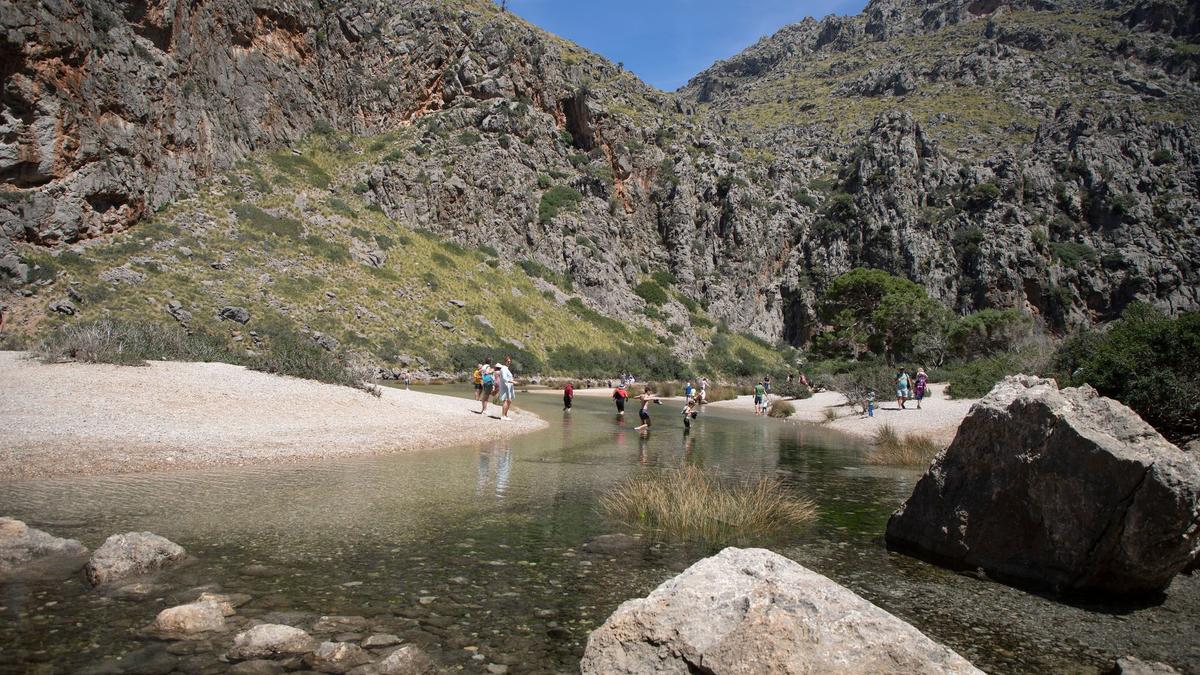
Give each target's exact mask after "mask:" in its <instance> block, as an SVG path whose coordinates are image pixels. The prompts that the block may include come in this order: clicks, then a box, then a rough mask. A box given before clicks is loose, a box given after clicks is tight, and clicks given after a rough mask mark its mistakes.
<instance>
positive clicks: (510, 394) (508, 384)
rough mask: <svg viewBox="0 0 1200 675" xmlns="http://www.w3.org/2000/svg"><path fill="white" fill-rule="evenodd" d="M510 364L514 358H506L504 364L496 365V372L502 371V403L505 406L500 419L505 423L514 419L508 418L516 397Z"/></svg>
mask: <svg viewBox="0 0 1200 675" xmlns="http://www.w3.org/2000/svg"><path fill="white" fill-rule="evenodd" d="M510 363H512V357H511V356H506V357H504V363H497V364H496V370H498V371H500V402H501V403H502V404H503V405H504V407H503V410H502V412H501V415H500V419H502V420H505V421H508V420H511V419H512V418H511V417H509V416H508V409H509V408H510V407H511V406H512V402H513V398H514V397H515V396H516V381H515V379H514V378H513V374H512V371H511V370H509V369H508V364H510Z"/></svg>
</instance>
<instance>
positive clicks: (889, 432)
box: [866, 424, 940, 466]
mask: <svg viewBox="0 0 1200 675" xmlns="http://www.w3.org/2000/svg"><path fill="white" fill-rule="evenodd" d="M939 451H940V448H939V447H938V445H937V443H934V442H933V440H932V439H931V438H929V437H928V436H923V435H921V434H909V435H907V436H903V437H902V436H901V435H900V434H899V433H897V432H896V430H895V429H894V428H892V425H890V424H885V425H883V426H882V427H879V429H878V430H876V431H875V449H874V450H872V451H871V452H870V453H868V454H867V457H866V460H867V463H869V464H886V465H891V466H928V465H929V463H930V462H932V461H933V458H934V456H936V455H937V454H938V452H939Z"/></svg>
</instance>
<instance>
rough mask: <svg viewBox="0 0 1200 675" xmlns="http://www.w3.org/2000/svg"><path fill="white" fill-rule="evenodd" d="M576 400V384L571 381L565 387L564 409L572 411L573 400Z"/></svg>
mask: <svg viewBox="0 0 1200 675" xmlns="http://www.w3.org/2000/svg"><path fill="white" fill-rule="evenodd" d="M574 400H575V385H574V384H573V383H571V382H568V383H567V386H565V387H563V410H564V411H566V412H571V402H572V401H574Z"/></svg>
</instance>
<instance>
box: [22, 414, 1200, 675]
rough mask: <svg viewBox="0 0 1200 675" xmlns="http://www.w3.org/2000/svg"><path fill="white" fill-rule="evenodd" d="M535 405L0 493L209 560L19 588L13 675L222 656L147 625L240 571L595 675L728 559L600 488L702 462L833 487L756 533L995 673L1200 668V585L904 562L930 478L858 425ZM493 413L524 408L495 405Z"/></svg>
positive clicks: (43, 523)
mask: <svg viewBox="0 0 1200 675" xmlns="http://www.w3.org/2000/svg"><path fill="white" fill-rule="evenodd" d="M519 402H520V404H521V405H522V406H525V407H526V408H528V409H530V410H533V411H534V412H537V413H538V414H540V415H542V416H543V417H544V418H546V419H547V420H549V421H550V423H551V426H550V428H549V429H547V430H545V431H542V432H538V433H536V434H532V435H528V436H524V437H520V438H516V439H513V440H511V441H504V442H497V443H490V444H485V445H480V446H470V447H459V448H453V449H444V450H434V451H425V452H413V453H407V454H401V455H393V456H379V457H366V458H358V459H353V460H331V461H326V462H316V463H311V464H290V465H284V466H251V467H232V468H225V469H220V470H209V471H187V472H178V473H170V474H143V475H128V476H110V477H92V478H72V479H58V480H43V481H28V482H18V483H0V514H4V515H10V516H12V517H16V518H20V519H22V520H25V521H26V522H28V523H29V524H30V525H31V526H35V527H39V528H42V529H45V530H47V531H49V532H50V533H52V534H54V535H57V536H64V537H72V538H76V539H80V540H81V541H83V543H84V544H85V545H87V546H88V547H90V548H93V549H94V548H95V547H97V546H98V545H99V544H100V543H101V542H102V541H103V540H104V538H105V537H106V536H108V535H110V534H113V533H119V532H129V531H151V532H154V533H157V534H160V535H163V536H165V537H167V538H169V539H171V540H172V541H175V542H177V543H179V544H180V545H182V546H184V547H185V548H186V549H187V550H188V552H189V553H190V554H192V555H193V556H195V558H196V561H195V562H194V563H193V564H191V565H189V566H187V567H185V568H183V569H181V570H178V571H175V572H172V573H170V574H167V575H164V576H163V578H162V579H161V580H160V581H161V583H162V584H163V587H161V588H154V589H151V592H149V593H148V594H147V595H145V596H135V597H131V598H114V597H110V596H105V595H101V594H98V593H96V592H93V591H89V590H87V589H86V587H85V586H84V584H83V583H82V581H81V580H72V581H69V582H66V583H54V584H42V585H38V584H16V583H13V584H9V585H7V586H0V670H2V671H4V672H30V671H45V672H71V671H73V670H76V669H78V668H82V667H85V666H93V665H95V664H105V665H106V666H118V667H123V668H124V669H125V670H127V671H136V670H139V669H140V670H141V671H142V672H167V671H166V670H164V669H169V667H170V666H171V664H172V663H174V664H176V665H175V667H177V668H181V669H183V668H185V667H186V666H187V665H188V664H191V665H192V666H195V667H196V668H198V667H199V666H200V665H203V664H204V663H205V662H204V661H203V659H202V657H201V656H196V655H189V654H187V653H186V649H178V648H175V649H173V651H172V653H171V654H170V655H166V652H164V651H163V649H164V645H162V644H161V643H156V642H153V641H150V640H147V639H146V638H145V637H143V636H142V634H141V633H140V631H141V629H142V628H143V627H145V626H146V625H147V624H149V623H150V622H151V621H152V620H153V618H154V616H155V614H156V613H157V612H158V611H159V610H160V609H162V608H163V607H166V606H170V605H171V604H173V603H177V602H178V601H180V599H181V598H183V599H190V598H186V597H185V596H186V595H187V593H186V590H185V589H189V588H193V587H197V586H202V585H206V584H216V585H218V586H220V587H221V588H222V590H224V591H225V592H230V593H246V594H249V595H251V596H252V597H253V600H252V601H250V602H249V603H248V604H247V605H246V606H244V607H243V608H241V609H240V610H239V614H241V615H242V616H245V617H250V618H253V619H262V618H268V619H287V618H293V619H294V618H295V617H296V615H295V614H288V613H296V612H302V613H308V614H312V615H351V616H362V617H367V619H368V621H369V622H371V624H373V625H372V628H371V629H368V630H366V631H365V633H370V632H374V629H376V628H382V629H387V632H394V633H397V634H399V635H400V636H401V637H402V638H404V639H405V640H409V641H414V642H418V643H420V644H421V645H423V646H424V647H425V649H426V651H428V652H429V653H430V654H431V655H433V656H434V657H435V658H437V659H438V660H439V661H441V662H442V663H443V664H445V665H447V666H449V667H452V668H457V667H460V666H461V667H462V668H463V669H464V670H465V671H467V672H482V671H483V670H484V668H485V667H486V666H487V665H488V664H501V665H507V666H508V667H509V672H514V673H516V672H558V671H567V672H569V671H573V670H575V669H577V664H578V660H579V657H580V656H581V654H582V652H583V647H584V644H585V642H586V639H587V635H588V633H589V632H590V631H591V630H592V629H593V628H595V627H596V626H597V625H599V624H600V623H602V622H603V621H604V619H605V618H606V617H607V616H608V615H609V614H610V613H611V612H612V611H613V610H614V609H615V608H616V607H617V605H618V604H620V603H621V602H622V601H624V600H626V599H629V598H633V597H638V596H642V595H645V594H646V593H647V592H649V591H650V590H651V589H653V588H654V587H655V586H657V585H658V584H659V583H661V582H662V581H664V580H665V579H667V578H669V577H671V576H673V575H674V574H676V573H677V572H679V571H680V570H682V569H684V568H685V567H686V566H687V565H689V564H691V563H692V562H694V561H695V560H697V559H699V558H701V557H703V556H705V555H708V554H709V553H711V552H713V547H712V546H711V545H709V544H706V543H704V542H682V543H680V542H661V541H654V540H653V539H652V538H650V537H642V538H640V539H638V540H633V541H631V540H629V539H618V540H616V542H615V543H614V541H613V539H614V538H603V539H601V540H600V542H604V544H603V545H599V546H598V545H596V544H593V545H591V546H586V545H585V544H588V542H592V541H594V540H595V539H596V537H598V536H600V535H605V534H611V533H616V532H622V529H621V528H620V527H618V526H617V525H615V524H613V523H610V522H607V521H606V520H605V519H604V518H603V517H602V516H601V515H600V514H599V513H598V512H597V499H598V498H599V496H600V495H602V494H603V493H604V492H605V491H606V490H607V489H609V488H610V487H612V486H613V485H614V484H616V483H618V482H619V481H621V480H623V479H625V478H627V477H630V476H634V475H637V474H638V473H640V472H646V471H658V470H661V469H662V468H667V467H678V466H680V465H681V464H684V463H691V464H695V465H700V466H704V467H708V468H712V469H715V470H718V471H719V472H720V473H722V474H724V475H726V476H728V477H730V478H737V479H755V478H758V477H761V476H778V477H780V478H781V479H782V480H783V481H784V482H785V484H786V485H787V486H788V487H789V489H791V490H794V491H795V492H796V493H798V494H801V495H806V496H808V497H811V498H812V499H813V500H815V501H816V503H817V505H818V507H819V509H820V515H819V518H818V520H817V521H816V522H815V524H813V525H811V526H809V527H806V528H804V529H801V530H799V531H796V532H791V533H788V534H787V535H786V536H783V537H777V538H775V539H774V540H769V541H748V542H745V543H746V544H747V545H754V544H759V545H765V546H767V547H769V548H772V549H773V550H776V551H778V552H779V553H782V554H783V555H786V556H788V557H790V558H792V559H794V560H796V561H798V562H800V563H801V564H804V565H806V566H808V567H810V568H811V569H813V570H815V571H817V572H820V573H822V574H825V575H827V576H829V577H831V578H833V579H834V580H836V581H838V582H840V583H842V584H844V585H846V586H848V587H849V588H851V589H853V590H854V591H856V592H858V593H859V594H861V595H863V596H864V597H866V598H867V599H869V600H871V601H872V602H874V603H876V604H878V605H880V606H882V607H884V608H885V609H887V610H889V611H891V612H892V613H894V614H896V615H898V616H900V617H901V618H903V619H905V620H907V621H909V622H911V623H913V624H914V625H916V626H917V627H918V628H919V629H921V630H922V631H924V632H925V633H926V634H927V635H929V636H930V637H932V638H933V639H935V640H938V641H940V642H942V643H944V644H947V645H948V646H950V647H952V648H953V649H955V650H956V651H958V652H959V653H960V654H962V655H963V656H965V657H966V658H968V659H970V660H971V661H973V662H974V663H975V664H976V665H978V666H979V667H981V668H983V669H985V670H988V671H990V672H1029V673H1034V672H1098V671H1101V670H1104V669H1107V668H1108V667H1110V666H1111V665H1112V663H1113V661H1114V659H1116V658H1117V657H1119V656H1123V655H1135V656H1138V657H1139V658H1143V659H1148V660H1161V661H1165V662H1167V663H1170V664H1172V665H1174V666H1175V667H1176V668H1179V669H1180V670H1183V671H1185V672H1200V642H1198V641H1197V640H1196V637H1197V629H1196V626H1197V619H1198V618H1200V615H1198V614H1197V608H1198V607H1200V577H1180V578H1178V579H1177V580H1176V581H1175V583H1174V584H1173V585H1172V587H1171V588H1170V589H1169V592H1168V593H1167V595H1166V596H1165V598H1164V599H1163V601H1162V602H1161V603H1157V604H1153V605H1151V606H1148V607H1119V606H1112V605H1089V604H1086V603H1082V604H1081V603H1078V602H1076V603H1066V602H1061V601H1058V600H1056V599H1053V598H1050V597H1044V596H1041V595H1037V594H1033V593H1029V592H1026V591H1023V590H1019V589H1015V588H1012V587H1009V586H1005V585H1002V584H998V583H995V582H992V581H989V580H986V579H981V578H977V577H975V576H972V575H964V574H958V573H954V572H950V571H946V570H943V569H940V568H938V567H935V566H932V565H930V564H927V563H924V562H921V561H918V560H914V559H911V558H908V557H905V556H902V555H898V554H892V553H888V552H887V551H886V550H885V548H884V546H883V540H882V533H883V529H884V525H885V523H886V521H887V517H888V515H889V514H890V513H891V511H892V510H893V509H895V508H896V506H898V505H899V504H900V502H902V501H903V500H904V498H905V497H907V496H908V494H909V493H910V491H911V489H912V486H913V484H914V483H915V482H916V480H917V478H918V477H919V475H920V474H919V472H916V471H911V470H899V469H889V468H880V467H875V466H870V465H867V464H865V463H864V462H863V461H862V453H863V447H862V446H861V445H860V444H858V443H857V442H855V441H853V440H852V439H849V438H847V437H845V436H842V435H838V434H835V433H832V432H827V431H824V430H822V429H820V428H817V427H811V426H803V425H797V424H789V423H786V422H780V421H777V420H770V419H764V418H754V417H752V416H749V415H746V414H742V413H739V412H737V411H718V410H715V409H710V410H709V411H707V412H706V413H705V414H703V415H702V416H701V417H700V418H699V419H698V420H697V422H696V424H695V425H694V426H693V428H692V430H691V432H690V433H688V434H685V433H684V431H683V428H682V422H681V420H680V418H679V416H678V415H677V414H675V413H677V411H676V410H674V409H673V408H669V407H668V406H663V407H661V408H656V409H655V412H656V413H659V414H658V415H657V416H656V426H655V427H654V428H653V430H652V431H651V432H650V433H649V434H647V435H639V433H638V432H636V431H634V430H633V428H632V427H633V426H634V425H635V424H636V423H637V422H636V414H631V415H629V416H628V417H629V418H630V419H627V420H623V421H622V420H618V419H617V418H616V417H615V416H614V415H613V414H612V407H611V403H610V402H609V401H608V399H605V398H586V397H582V396H581V397H577V398H576V401H575V410H574V412H572V413H570V414H567V415H564V414H563V413H562V412H561V411H560V407H561V406H560V404H559V399H558V398H557V397H555V396H552V395H538V394H527V395H523V396H521V397H520V400H519ZM464 405H468V402H466V401H464ZM489 423H492V424H500V423H501V422H498V421H495V420H490V419H484V418H481V419H480V424H489ZM281 612H282V613H283V614H281ZM346 632H347V633H349V634H354V633H355V630H354V629H353V628H348V629H347V631H346ZM359 632H360V633H361V632H363V631H359ZM224 647H225V645H214V652H217V653H219V652H220V651H223V649H224ZM180 652H183V653H180ZM203 658H210V657H203ZM117 659H119V660H117ZM172 659H174V661H172ZM188 659H192V660H191V661H188ZM122 664H124V665H122ZM146 664H150V665H146ZM208 667H209V668H210V669H212V668H214V667H217V668H219V667H220V666H218V665H217V664H214V663H209V664H208ZM196 668H193V670H195V669H196ZM156 669H157V671H156ZM110 670H113V669H112V668H110Z"/></svg>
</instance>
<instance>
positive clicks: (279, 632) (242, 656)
mask: <svg viewBox="0 0 1200 675" xmlns="http://www.w3.org/2000/svg"><path fill="white" fill-rule="evenodd" d="M316 646H317V642H316V640H314V639H312V636H311V635H309V634H308V633H306V632H304V631H302V630H300V629H299V628H293V627H291V626H284V625H282V624H277V623H262V624H259V625H257V626H253V627H251V628H249V629H247V630H245V631H242V632H241V633H238V634H237V635H236V636H234V638H233V648H231V649H230V650H229V658H231V659H233V660H235V661H244V660H250V659H273V658H276V657H279V656H291V655H297V654H307V653H308V652H311V651H312V650H313V649H314V648H316Z"/></svg>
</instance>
